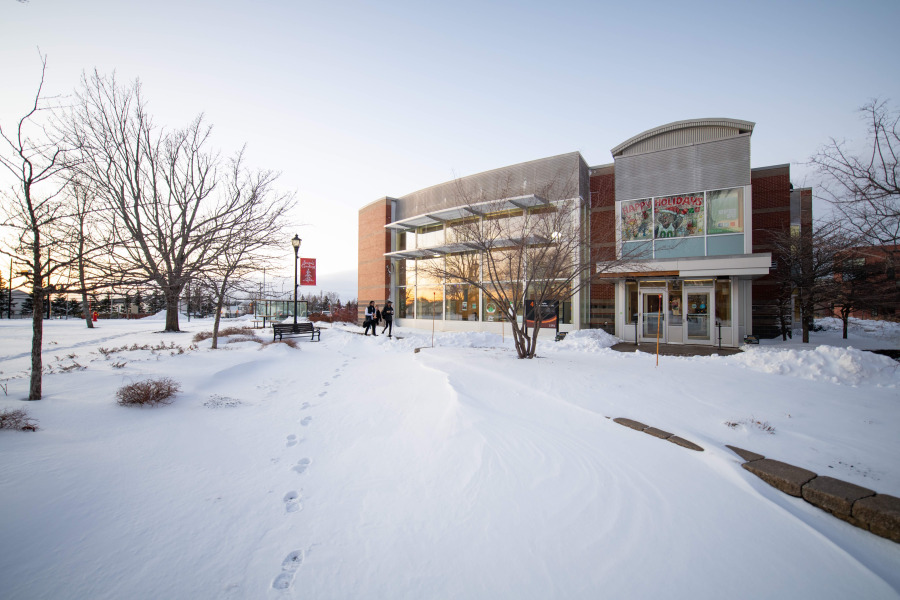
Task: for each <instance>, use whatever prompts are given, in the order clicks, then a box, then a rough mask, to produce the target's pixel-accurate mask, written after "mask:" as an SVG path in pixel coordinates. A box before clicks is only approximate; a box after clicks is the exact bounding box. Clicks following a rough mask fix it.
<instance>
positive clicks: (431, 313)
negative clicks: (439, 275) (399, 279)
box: [416, 285, 444, 320]
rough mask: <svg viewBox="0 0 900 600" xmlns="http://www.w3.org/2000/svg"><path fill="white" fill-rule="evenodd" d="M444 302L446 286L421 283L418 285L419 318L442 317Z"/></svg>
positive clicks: (417, 309)
mask: <svg viewBox="0 0 900 600" xmlns="http://www.w3.org/2000/svg"><path fill="white" fill-rule="evenodd" d="M443 303H444V288H443V287H442V286H433V287H429V286H422V285H420V286H417V287H416V318H417V319H437V320H440V319H442V318H443V315H442V307H443Z"/></svg>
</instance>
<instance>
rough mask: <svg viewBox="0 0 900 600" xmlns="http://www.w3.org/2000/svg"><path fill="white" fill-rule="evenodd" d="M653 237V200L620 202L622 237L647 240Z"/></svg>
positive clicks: (626, 239)
mask: <svg viewBox="0 0 900 600" xmlns="http://www.w3.org/2000/svg"><path fill="white" fill-rule="evenodd" d="M652 237H653V201H652V200H649V199H647V200H630V201H628V202H623V203H622V239H623V240H624V241H626V242H630V241H632V240H649V239H650V238H652Z"/></svg>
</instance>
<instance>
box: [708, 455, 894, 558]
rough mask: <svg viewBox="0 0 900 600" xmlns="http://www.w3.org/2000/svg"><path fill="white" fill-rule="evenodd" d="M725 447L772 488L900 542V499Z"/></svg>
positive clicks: (743, 465) (852, 523)
mask: <svg viewBox="0 0 900 600" xmlns="http://www.w3.org/2000/svg"><path fill="white" fill-rule="evenodd" d="M725 447H726V448H729V449H730V450H731V451H733V452H734V453H735V454H737V455H738V456H740V457H741V458H742V459H744V460H745V461H746V462H744V463H743V464H742V465H741V466H742V467H743V468H744V469H746V470H748V471H750V472H751V473H753V474H754V475H756V476H757V477H759V478H760V479H762V480H763V481H765V482H766V483H768V484H769V485H771V486H772V487H774V488H776V489H779V490H781V491H782V492H784V493H786V494H790V495H791V496H796V497H797V498H803V499H804V500H806V501H807V502H809V503H810V504H812V505H813V506H816V507H818V508H821V509H822V510H824V511H826V512H829V513H831V514H832V515H834V516H835V517H837V518H838V519H841V520H843V521H846V522H848V523H850V524H851V525H855V526H857V527H859V528H861V529H865V530H867V531H871V532H872V533H874V534H875V535H879V536H881V537H883V538H887V539H889V540H891V541H894V542H898V543H900V498H897V497H896V496H890V495H888V494H879V493H877V492H875V491H873V490H870V489H868V488H864V487H862V486H859V485H856V484H853V483H848V482H846V481H841V480H840V479H835V478H834V477H828V476H827V475H817V474H816V473H813V472H812V471H808V470H806V469H801V468H800V467H795V466H794V465H789V464H787V463H783V462H781V461H777V460H772V459H769V458H766V457H764V456H763V455H761V454H757V453H756V452H751V451H749V450H743V449H742V448H737V447H735V446H727V445H726V446H725Z"/></svg>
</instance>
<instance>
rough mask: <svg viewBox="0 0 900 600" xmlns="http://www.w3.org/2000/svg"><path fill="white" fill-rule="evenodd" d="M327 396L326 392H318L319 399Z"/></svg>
mask: <svg viewBox="0 0 900 600" xmlns="http://www.w3.org/2000/svg"><path fill="white" fill-rule="evenodd" d="M327 395H328V392H319V398H324V397H325V396H327Z"/></svg>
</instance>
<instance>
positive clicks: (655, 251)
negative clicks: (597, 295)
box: [618, 187, 746, 259]
mask: <svg viewBox="0 0 900 600" xmlns="http://www.w3.org/2000/svg"><path fill="white" fill-rule="evenodd" d="M618 217H619V226H620V228H621V229H620V232H621V240H622V248H621V252H622V257H631V258H634V259H640V258H678V257H688V256H717V255H718V256H721V255H729V254H743V253H744V235H743V232H744V229H745V227H746V225H745V223H744V188H740V187H738V188H729V189H722V190H710V191H706V192H694V193H690V194H677V195H671V196H659V197H655V198H642V199H638V200H626V201H624V202H621V203H620V205H619V215H618Z"/></svg>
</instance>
